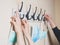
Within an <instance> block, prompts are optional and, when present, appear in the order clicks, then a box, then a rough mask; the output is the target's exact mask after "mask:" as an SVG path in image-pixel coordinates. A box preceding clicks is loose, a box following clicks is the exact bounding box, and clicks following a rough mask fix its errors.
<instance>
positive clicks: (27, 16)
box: [26, 5, 31, 20]
mask: <svg viewBox="0 0 60 45" xmlns="http://www.w3.org/2000/svg"><path fill="white" fill-rule="evenodd" d="M30 10H31V5H30V7H29V10H28V12H27V14H26V18H27V20H30V19H31V18H29V13H30Z"/></svg>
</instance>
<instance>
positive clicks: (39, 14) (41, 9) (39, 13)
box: [37, 9, 42, 21]
mask: <svg viewBox="0 0 60 45" xmlns="http://www.w3.org/2000/svg"><path fill="white" fill-rule="evenodd" d="M41 13H42V9H40V13H39V14H38V17H37V19H38V21H40V20H41V19H40V15H41Z"/></svg>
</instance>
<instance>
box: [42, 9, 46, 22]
mask: <svg viewBox="0 0 60 45" xmlns="http://www.w3.org/2000/svg"><path fill="white" fill-rule="evenodd" d="M45 12H46V10H44V14H43V15H42V17H41V20H43V21H44V20H45V19H44V15H45Z"/></svg>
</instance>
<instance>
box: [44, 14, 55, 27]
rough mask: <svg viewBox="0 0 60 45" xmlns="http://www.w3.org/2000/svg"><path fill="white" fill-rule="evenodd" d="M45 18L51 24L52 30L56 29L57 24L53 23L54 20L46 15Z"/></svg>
mask: <svg viewBox="0 0 60 45" xmlns="http://www.w3.org/2000/svg"><path fill="white" fill-rule="evenodd" d="M44 17H45V19H46V20H47V21H48V22H49V23H50V25H51V27H52V28H55V27H56V25H55V23H54V22H53V20H52V18H51V17H50V16H49V15H47V14H46V15H44Z"/></svg>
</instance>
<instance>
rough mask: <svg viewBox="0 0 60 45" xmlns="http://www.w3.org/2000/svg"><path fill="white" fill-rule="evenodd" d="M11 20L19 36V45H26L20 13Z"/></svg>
mask: <svg viewBox="0 0 60 45" xmlns="http://www.w3.org/2000/svg"><path fill="white" fill-rule="evenodd" d="M11 19H12V20H11V25H13V27H14V31H15V32H16V34H17V45H25V43H24V39H23V33H22V27H21V26H22V25H21V20H20V18H19V15H18V12H16V15H14V16H12V17H11Z"/></svg>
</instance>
